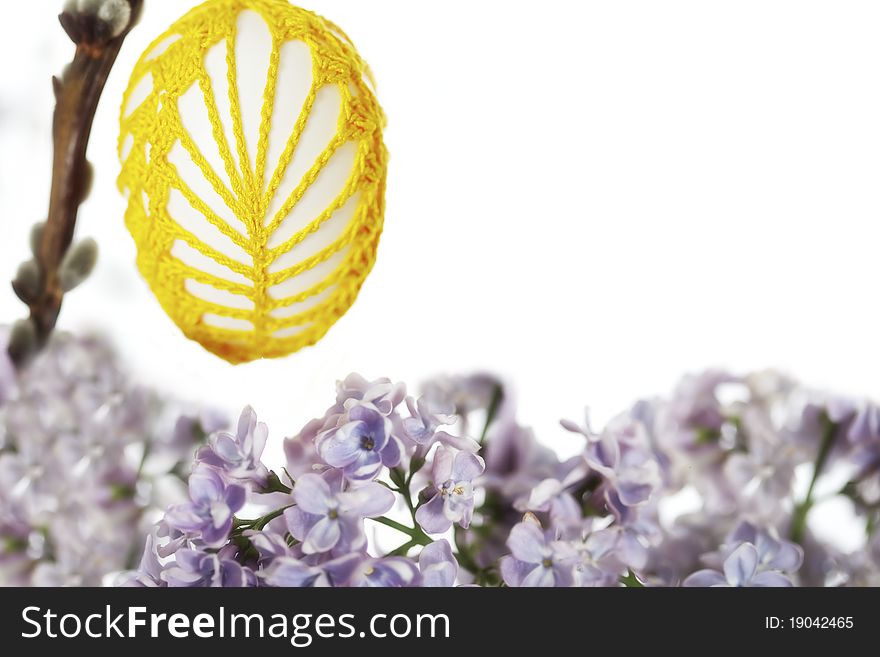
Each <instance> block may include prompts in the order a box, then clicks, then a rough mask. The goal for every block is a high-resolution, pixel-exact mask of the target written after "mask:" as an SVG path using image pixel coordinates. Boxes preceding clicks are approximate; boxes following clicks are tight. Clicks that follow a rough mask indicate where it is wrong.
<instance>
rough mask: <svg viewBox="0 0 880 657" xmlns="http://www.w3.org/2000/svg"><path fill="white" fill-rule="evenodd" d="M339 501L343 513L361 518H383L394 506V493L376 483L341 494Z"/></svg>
mask: <svg viewBox="0 0 880 657" xmlns="http://www.w3.org/2000/svg"><path fill="white" fill-rule="evenodd" d="M337 499H339V503H340V507H339V509H340V511H341V512H342V513H345V514H348V515H353V516H357V517H359V518H375V517H376V516H381V515H382V514H383V513H385V512H386V511H388V510H389V509H390V508H391V507H393V506H394V493H392V492H391V491H390V490H388V489H387V488H386V487H385V486H383V485H382V484H377V483H376V482H370V483H368V484H364V485H363V486H358V487H357V488H353V489H351V490H349V491H346V492H344V493H340V494H339V496H338V498H337Z"/></svg>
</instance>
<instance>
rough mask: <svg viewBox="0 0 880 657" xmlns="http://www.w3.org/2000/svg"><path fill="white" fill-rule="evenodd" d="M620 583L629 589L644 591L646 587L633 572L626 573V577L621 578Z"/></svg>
mask: <svg viewBox="0 0 880 657" xmlns="http://www.w3.org/2000/svg"><path fill="white" fill-rule="evenodd" d="M620 583H621V584H623V585H624V586H626V587H627V588H633V589H643V588H645V585H644V584H642V583H641V582H640V581H639V578H638V577H636V576H635V574H634V573H633V571H631V570H628V571H626V575H623V576H621V578H620Z"/></svg>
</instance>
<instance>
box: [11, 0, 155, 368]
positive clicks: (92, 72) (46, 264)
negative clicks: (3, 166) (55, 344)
mask: <svg viewBox="0 0 880 657" xmlns="http://www.w3.org/2000/svg"><path fill="white" fill-rule="evenodd" d="M142 4H143V0H70V1H69V2H68V3H67V4H66V5H65V9H64V11H63V12H62V14H61V15H60V16H59V20H60V22H61V25H62V27H63V28H64V30H65V32H67V35H68V36H69V37H70V38H71V40H72V41H73V42H74V44H76V52H75V54H74V57H73V61H72V62H71V63H70V64H69V65H68V66H67V67H66V68H65V70H64V72H63V74H62V75H61V77H60V78H59V77H53V78H52V84H53V88H54V91H55V113H54V116H53V121H52V138H53V148H54V156H53V161H52V185H51V190H50V194H49V213H48V217H47V219H46V222H45V224H44V225H42V226H41V227H38V228H37V229H36V230H35V233H34V234H35V237H34V242H33V245H32V246H33V250H34V258H35V260H34V262H35V267H34V266H28V263H25V264H24V265H23V266H22V269H20V270H19V272H20V274H19V276H18V277H17V278H16V281H14V282H13V288H14V289H15V291H16V293H17V294H18V296H19V297H20V298H21V299H22V301H24V302H25V303H26V304H27V305H28V308H29V311H30V315H29V319H27V320H22V321H20V322H18V323H17V325H16V327H15V328H14V330H13V335H12V337H11V339H10V344H9V352H10V355H11V356H12V359H13V361H14V362H16V363H17V364H18V365H21V364H22V363H23V362H24V361H26V360H27V358H28V357H29V356H31V355H32V354H33V353H34V352H35V351H36V350H39V349H40V348H42V347H43V346H44V345H45V344H46V342H47V341H48V340H49V337H50V336H51V334H52V331H53V329H54V328H55V323H56V321H57V320H58V314H59V312H60V311H61V304H62V301H63V298H64V294H65V292H67V291H69V289H71V286H72V285H75V284H76V283H77V282H78V281H79V280H81V278H84V276H85V275H87V273H88V271H89V270H90V269H91V266H92V265H93V264H94V258H95V253H96V252H95V245H94V242H91V241H85V242H83V243H81V244H78V245H75V246H74V248H73V249H71V244H72V242H73V236H74V230H75V228H76V218H77V212H78V210H79V206H80V203H82V201H83V200H84V199H85V197H86V195H87V194H88V190H89V186H90V183H91V166H90V165H89V163H88V161H87V160H86V148H87V146H88V143H89V135H90V133H91V129H92V122H93V120H94V117H95V110H96V109H97V107H98V101H99V99H100V98H101V92H102V91H103V89H104V84H105V83H106V81H107V77H108V76H109V74H110V70H111V68H112V67H113V63H114V62H115V61H116V56H117V54H118V53H119V49H120V48H121V46H122V42H123V41H124V40H125V37H126V35H127V34H128V32H129V31H130V30H131V28H132V27H133V26H134V24H135V22H136V20H137V17H138V15H139V13H140V11H141V7H142Z"/></svg>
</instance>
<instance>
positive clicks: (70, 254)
mask: <svg viewBox="0 0 880 657" xmlns="http://www.w3.org/2000/svg"><path fill="white" fill-rule="evenodd" d="M97 260H98V244H97V242H95V240H93V239H91V238H86V239H84V240H82V241H81V242H78V243H77V244H74V245H73V246H71V247H70V249H69V250H68V251H67V253H66V254H65V255H64V259H63V260H62V261H61V267H60V268H59V269H58V282H59V284H60V285H61V289H62V290H63V291H64V292H70V291H71V290H72V289H74V288H75V287H76V286H77V285H79V284H80V283H82V282H83V281H84V280H86V278H88V277H89V274H91V273H92V270H93V269H94V268H95V263H96V262H97Z"/></svg>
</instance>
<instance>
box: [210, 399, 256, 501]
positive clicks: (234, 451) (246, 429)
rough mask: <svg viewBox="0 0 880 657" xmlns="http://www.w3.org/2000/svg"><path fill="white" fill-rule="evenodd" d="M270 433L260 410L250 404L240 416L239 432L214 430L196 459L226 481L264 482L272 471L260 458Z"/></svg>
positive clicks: (242, 482)
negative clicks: (258, 412) (258, 416)
mask: <svg viewBox="0 0 880 657" xmlns="http://www.w3.org/2000/svg"><path fill="white" fill-rule="evenodd" d="M268 435H269V430H268V428H267V427H266V425H265V424H263V423H262V422H257V414H256V413H255V412H254V409H252V408H251V407H250V406H248V407H247V408H245V409H244V411H243V412H242V414H241V417H240V418H239V420H238V431H237V432H236V434H235V435H232V434H231V433H227V432H225V431H218V432H217V433H214V434H212V435H211V436H209V438H208V444H207V445H204V446H203V447H201V448H199V451H198V452H197V453H196V460H197V461H200V462H201V463H205V464H207V465H210V466H211V467H213V468H215V469H216V470H217V471H218V473H219V474H220V476H221V477H222V478H223V479H225V480H226V481H227V482H230V483H241V484H245V483H251V484H254V485H256V486H258V487H262V486H265V484H266V478H267V476H268V474H269V471H268V469H267V468H266V466H265V465H263V463H262V462H261V461H260V458H261V457H262V455H263V449H265V447H266V439H267V438H268Z"/></svg>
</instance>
